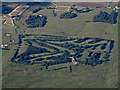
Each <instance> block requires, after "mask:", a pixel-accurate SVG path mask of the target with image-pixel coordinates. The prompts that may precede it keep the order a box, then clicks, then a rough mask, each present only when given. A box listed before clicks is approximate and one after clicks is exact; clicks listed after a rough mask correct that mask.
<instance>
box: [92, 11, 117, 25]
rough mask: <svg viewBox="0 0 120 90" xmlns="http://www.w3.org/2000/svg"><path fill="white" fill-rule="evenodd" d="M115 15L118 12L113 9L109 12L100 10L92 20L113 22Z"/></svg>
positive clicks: (115, 19) (115, 21) (114, 21)
mask: <svg viewBox="0 0 120 90" xmlns="http://www.w3.org/2000/svg"><path fill="white" fill-rule="evenodd" d="M117 16H118V13H117V12H115V11H112V13H111V14H108V13H107V12H103V11H100V14H99V15H96V16H94V18H93V22H105V23H110V24H115V23H117Z"/></svg>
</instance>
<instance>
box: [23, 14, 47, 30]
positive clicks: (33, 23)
mask: <svg viewBox="0 0 120 90" xmlns="http://www.w3.org/2000/svg"><path fill="white" fill-rule="evenodd" d="M25 22H26V23H27V24H28V25H29V26H28V28H36V27H44V26H45V25H46V22H47V17H46V16H43V15H42V16H40V15H37V16H35V15H30V16H29V18H28V19H27V20H25Z"/></svg>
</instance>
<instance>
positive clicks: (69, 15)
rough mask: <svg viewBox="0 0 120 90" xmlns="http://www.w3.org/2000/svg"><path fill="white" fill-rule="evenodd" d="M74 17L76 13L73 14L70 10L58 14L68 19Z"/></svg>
mask: <svg viewBox="0 0 120 90" xmlns="http://www.w3.org/2000/svg"><path fill="white" fill-rule="evenodd" d="M74 17H77V14H75V13H70V12H67V13H63V14H61V16H60V18H61V19H70V18H74Z"/></svg>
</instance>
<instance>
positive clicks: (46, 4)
mask: <svg viewBox="0 0 120 90" xmlns="http://www.w3.org/2000/svg"><path fill="white" fill-rule="evenodd" d="M26 5H30V6H36V5H40V6H45V7H48V6H49V5H51V2H28V3H26Z"/></svg>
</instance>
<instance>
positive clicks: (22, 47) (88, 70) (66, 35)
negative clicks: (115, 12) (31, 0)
mask: <svg viewBox="0 0 120 90" xmlns="http://www.w3.org/2000/svg"><path fill="white" fill-rule="evenodd" d="M56 4H57V5H62V6H64V5H71V6H72V5H74V4H76V3H75V2H71V3H69V2H64V3H59V2H57V3H56ZM40 7H41V6H40V5H31V6H30V8H29V9H28V10H26V11H25V12H24V13H23V14H22V15H21V16H20V17H21V18H20V17H15V20H14V23H15V26H14V27H13V26H6V25H2V28H3V30H2V32H3V35H4V33H11V35H12V36H11V40H13V39H14V40H15V42H10V38H9V37H6V36H3V44H10V45H9V48H10V50H3V55H2V59H3V62H2V66H3V79H2V80H3V82H2V83H3V88H116V87H117V86H118V78H117V77H118V61H117V60H118V53H117V52H118V48H117V47H118V36H117V35H118V29H117V27H118V23H116V24H110V23H103V22H98V23H95V22H91V23H86V20H88V21H93V17H94V16H95V15H98V14H99V12H100V11H103V12H107V13H111V12H112V9H108V8H96V7H92V8H91V7H88V8H90V9H94V10H93V11H90V12H87V13H77V12H76V11H73V12H72V13H77V17H75V18H72V19H60V17H59V15H61V14H62V13H65V12H61V11H60V12H55V13H57V16H56V17H54V15H53V10H52V9H47V7H42V8H43V9H42V10H40V11H38V12H37V13H33V11H34V10H35V9H38V8H40ZM50 7H52V8H54V4H52V5H51V6H50ZM77 8H78V9H82V8H84V7H77ZM40 14H42V15H45V16H47V21H48V22H47V24H46V25H45V27H37V28H27V26H26V22H25V20H26V19H28V18H29V15H40ZM15 31H17V34H16V32H15ZM37 34H39V35H37ZM24 35H26V36H25V37H24ZM43 35H44V36H43ZM46 35H52V36H55V39H54V41H45V40H44V39H46V38H47V37H48V36H46ZM52 36H49V37H52ZM56 36H61V37H60V38H61V39H60V40H61V41H55V40H56V38H57V37H56ZM1 37H2V36H1ZM85 37H89V38H92V39H90V41H92V40H95V39H96V38H99V39H103V41H100V42H98V43H97V42H96V43H93V44H92V43H91V44H87V43H88V41H89V40H86V41H83V42H81V40H80V39H82V40H83V39H84V38H85ZM32 39H35V40H32ZM36 39H40V40H36ZM41 39H43V40H41ZM57 39H58V38H57ZM64 39H68V40H66V41H63V40H64ZM24 40H25V41H24ZM26 40H27V41H26ZM52 40H53V39H52ZM78 40H79V41H78ZM109 40H110V41H109ZM111 40H113V41H114V48H113V49H112V51H111V52H109V50H110V46H109V45H110V42H111ZM76 41H77V42H76ZM90 41H89V42H90ZM108 41H109V42H108ZM67 42H68V43H67ZM84 43H85V44H84ZM105 43H106V44H107V45H106V44H105ZM31 44H32V45H31ZM71 44H73V45H75V46H77V45H79V46H84V48H85V45H89V46H91V45H93V47H91V48H87V49H84V48H83V49H84V52H83V53H82V54H83V55H82V56H81V57H79V58H76V61H77V62H78V61H86V60H87V57H88V58H89V57H90V58H92V57H95V55H96V54H95V53H97V55H100V53H101V52H102V51H103V52H102V54H101V57H104V56H105V55H106V56H108V57H109V61H105V62H103V63H102V64H97V65H96V66H95V67H94V68H93V67H92V66H91V65H85V63H83V64H82V63H80V62H79V64H78V65H75V66H71V67H70V63H69V62H67V63H60V64H55V65H50V66H47V63H46V65H45V66H43V65H44V62H49V61H52V62H54V61H55V60H52V59H51V58H50V60H49V59H48V58H49V57H52V56H55V57H52V58H56V57H57V56H58V55H60V56H61V55H62V54H64V53H65V56H67V55H69V54H70V55H75V53H76V52H78V51H77V49H78V50H79V48H77V47H76V51H75V52H74V51H73V49H71V50H69V48H70V47H69V45H71ZM99 44H100V45H99ZM97 45H98V46H97ZM103 45H104V46H103ZM105 45H106V48H105ZM79 46H78V47H79ZM94 46H96V48H94ZM102 46H103V47H102ZM28 47H30V48H31V49H35V50H36V52H33V51H31V50H30V51H31V52H30V51H29V49H28ZM104 48H105V49H104ZM38 49H39V51H44V53H39V52H37V50H38ZM16 50H18V52H16ZM57 50H59V52H60V51H61V53H58V52H57ZM88 51H90V52H88ZM99 51H100V52H99ZM104 51H107V52H104ZM15 52H16V57H17V59H15V60H14V61H15V62H17V60H18V59H20V58H21V59H22V57H25V58H26V59H28V60H26V62H27V63H28V64H27V65H26V62H21V63H19V62H18V63H13V62H11V61H10V60H11V58H12V57H14V55H15ZM28 52H29V53H30V54H29V55H27V56H24V55H25V54H26V53H28ZM54 52H55V53H54ZM69 52H70V53H69ZM92 52H93V53H92ZM17 53H18V54H17ZM32 53H37V54H32ZM56 53H58V54H56ZM91 53H92V54H91ZM107 53H108V55H107ZM23 54H24V55H23ZM78 54H79V53H78ZM93 54H95V55H93ZM103 54H104V55H103ZM20 55H21V56H20ZM109 55H110V56H109ZM18 56H20V58H19V57H18ZM78 56H79V55H78ZM78 56H77V55H76V57H78ZM29 57H30V58H29ZM34 57H35V58H34ZM101 57H100V58H99V60H101ZM32 58H33V59H32ZM40 58H47V59H44V60H42V59H41V61H39V60H36V59H40ZM104 58H106V57H104ZM104 58H103V59H104ZM33 60H36V61H33ZM56 60H58V58H57V59H56ZM88 60H89V59H88ZM20 61H22V60H20ZM38 62H42V63H43V64H42V63H40V64H38ZM52 62H51V63H52ZM31 63H34V64H32V65H31ZM35 63H37V64H35ZM70 70H71V73H70Z"/></svg>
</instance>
